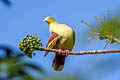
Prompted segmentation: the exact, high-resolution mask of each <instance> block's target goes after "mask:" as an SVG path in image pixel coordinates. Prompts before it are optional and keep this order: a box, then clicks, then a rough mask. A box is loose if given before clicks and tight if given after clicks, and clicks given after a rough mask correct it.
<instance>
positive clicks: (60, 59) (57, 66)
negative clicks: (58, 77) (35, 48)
mask: <svg viewBox="0 0 120 80" xmlns="http://www.w3.org/2000/svg"><path fill="white" fill-rule="evenodd" d="M65 58H66V56H64V55H59V54H57V53H55V54H54V60H53V64H52V68H53V70H55V71H61V70H62V69H63V67H64V62H65Z"/></svg>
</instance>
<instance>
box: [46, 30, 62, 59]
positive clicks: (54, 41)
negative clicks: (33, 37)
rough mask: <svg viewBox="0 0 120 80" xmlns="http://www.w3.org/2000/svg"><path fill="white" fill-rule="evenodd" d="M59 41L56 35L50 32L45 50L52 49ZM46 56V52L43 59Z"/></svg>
mask: <svg viewBox="0 0 120 80" xmlns="http://www.w3.org/2000/svg"><path fill="white" fill-rule="evenodd" d="M59 40H60V37H59V36H58V34H57V33H55V32H52V34H51V36H50V38H49V40H48V43H47V46H46V48H54V46H55V45H56V44H57V42H58V41H59ZM47 54H48V51H46V53H45V55H44V57H45V56H46V55H47Z"/></svg>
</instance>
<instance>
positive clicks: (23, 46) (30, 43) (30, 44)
mask: <svg viewBox="0 0 120 80" xmlns="http://www.w3.org/2000/svg"><path fill="white" fill-rule="evenodd" d="M39 46H42V42H41V40H40V39H39V38H37V37H35V36H34V35H26V36H25V37H24V38H22V39H21V42H20V43H19V48H20V50H21V51H24V53H25V54H26V55H27V56H28V57H30V58H32V55H35V53H33V51H35V49H36V48H38V47H39Z"/></svg>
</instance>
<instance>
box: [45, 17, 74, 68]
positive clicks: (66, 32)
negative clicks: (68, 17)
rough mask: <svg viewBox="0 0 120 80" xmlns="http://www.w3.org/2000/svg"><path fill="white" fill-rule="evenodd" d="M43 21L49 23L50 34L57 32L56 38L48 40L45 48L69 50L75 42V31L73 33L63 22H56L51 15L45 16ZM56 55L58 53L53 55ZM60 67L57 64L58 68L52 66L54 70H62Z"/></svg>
mask: <svg viewBox="0 0 120 80" xmlns="http://www.w3.org/2000/svg"><path fill="white" fill-rule="evenodd" d="M45 21H46V22H47V23H48V24H50V26H49V30H50V32H51V34H52V33H53V32H54V33H57V34H58V36H57V37H56V38H54V39H53V40H52V41H51V42H49V43H48V44H47V48H54V49H62V50H70V51H71V50H72V48H73V46H74V43H75V33H74V31H73V29H72V28H70V27H69V26H67V25H65V24H58V23H57V22H56V21H55V20H54V19H53V18H52V17H47V18H45ZM58 39H59V41H58V42H57V40H58ZM56 42H57V43H56ZM57 56H58V55H57V54H55V57H57ZM58 57H59V56H58ZM54 61H55V60H54ZM56 64H57V63H56ZM63 65H64V63H63ZM63 65H62V66H63ZM62 68H63V67H61V66H59V68H55V67H53V69H54V70H62Z"/></svg>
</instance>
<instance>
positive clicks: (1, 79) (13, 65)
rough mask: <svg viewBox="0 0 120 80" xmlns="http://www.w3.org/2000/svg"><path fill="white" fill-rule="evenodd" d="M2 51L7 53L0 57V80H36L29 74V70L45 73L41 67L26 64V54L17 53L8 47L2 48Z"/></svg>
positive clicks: (0, 49)
mask: <svg viewBox="0 0 120 80" xmlns="http://www.w3.org/2000/svg"><path fill="white" fill-rule="evenodd" d="M0 51H2V53H5V54H3V55H4V56H2V55H0V80H6V79H11V80H14V79H17V78H19V79H20V80H34V77H33V76H32V75H30V74H29V73H28V72H27V70H28V68H31V70H32V69H33V70H36V71H38V72H39V73H42V74H43V73H44V71H43V69H42V68H41V67H39V66H37V65H35V64H31V63H29V62H24V61H23V57H24V54H22V53H15V52H14V51H12V49H10V48H8V47H6V46H0ZM2 53H1V54H2Z"/></svg>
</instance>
